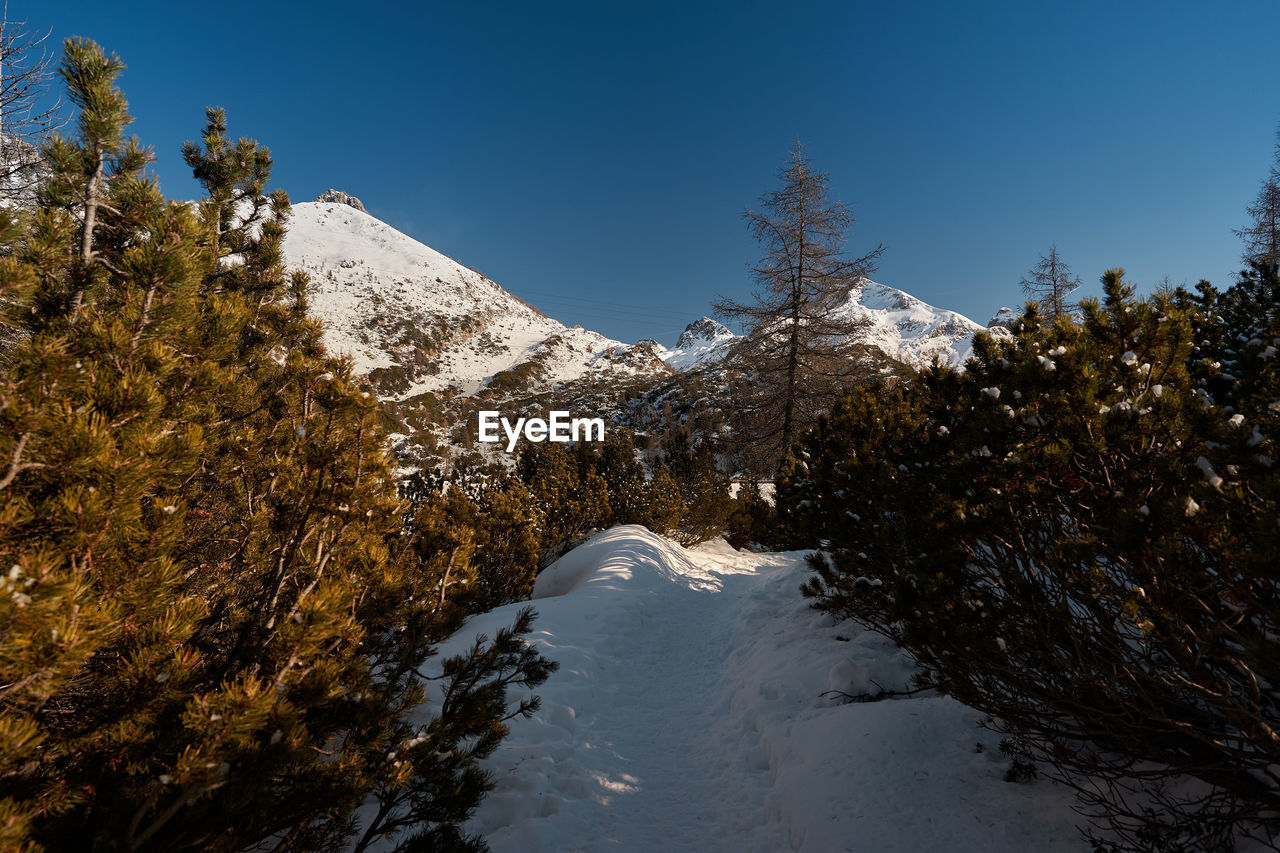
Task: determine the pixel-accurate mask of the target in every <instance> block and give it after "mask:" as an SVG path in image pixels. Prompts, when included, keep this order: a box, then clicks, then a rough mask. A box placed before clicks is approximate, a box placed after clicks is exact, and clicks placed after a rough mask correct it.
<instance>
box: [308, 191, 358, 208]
mask: <svg viewBox="0 0 1280 853" xmlns="http://www.w3.org/2000/svg"><path fill="white" fill-rule="evenodd" d="M316 201H323V202H328V203H329V204H345V205H348V206H350V207H354V208H355V209H356V210H358V211H360V212H361V213H368V212H369V211H367V210H365V209H364V205H363V204H361V203H360V199H358V198H356V197H355V196H353V195H351V194H350V193H344V192H343V191H342V190H325V191H324V192H322V193H320V195H319V197H318V198H316Z"/></svg>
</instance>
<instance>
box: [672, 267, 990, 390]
mask: <svg viewBox="0 0 1280 853" xmlns="http://www.w3.org/2000/svg"><path fill="white" fill-rule="evenodd" d="M836 314H837V315H838V316H843V317H850V318H854V319H864V320H867V321H868V323H869V326H868V328H867V330H866V331H864V332H862V333H861V334H860V335H858V337H857V340H858V341H860V342H862V343H866V344H872V345H874V346H876V347H879V348H880V349H881V350H882V351H883V352H884V353H885V354H886V355H888V356H890V357H891V358H895V359H897V360H898V361H901V362H904V363H906V364H909V365H911V366H912V367H927V366H928V365H930V364H932V363H933V360H934V359H935V358H937V359H938V360H940V361H941V362H942V363H943V364H944V365H949V366H951V367H962V366H963V365H964V363H965V361H966V360H968V358H969V356H970V355H971V354H972V353H973V335H974V333H975V332H979V331H982V330H983V327H982V326H980V325H978V324H977V323H975V322H974V321H972V320H970V319H969V318H968V317H966V316H964V315H963V314H959V313H957V312H955V311H948V310H946V309H945V308H935V307H934V306H932V305H929V304H928V303H926V302H923V301H921V300H919V299H917V298H916V297H914V296H912V295H911V294H909V293H906V292H904V291H901V290H898V289H897V288H894V287H889V286H888V285H884V284H880V283H878V282H874V281H870V280H867V281H864V282H863V283H862V284H860V285H859V286H857V287H856V288H854V290H853V291H852V293H851V294H850V297H849V301H848V302H846V303H845V304H844V305H842V306H841V307H840V308H839V309H837V311H836ZM737 337H738V336H737V335H735V334H734V333H733V332H731V331H730V330H729V329H727V328H725V327H724V326H723V325H721V324H720V323H717V322H716V321H715V320H711V319H709V318H707V317H703V318H702V319H700V320H698V321H696V322H694V323H690V324H689V326H688V327H687V328H686V329H685V331H684V334H682V335H681V336H680V340H679V341H677V343H676V346H675V348H674V349H670V350H663V351H662V352H661V353H660V355H661V357H662V359H663V360H664V361H666V363H667V364H669V365H671V366H672V367H673V368H675V369H677V370H690V369H692V368H695V367H702V366H704V365H708V364H713V363H715V362H717V361H720V360H721V359H723V358H724V357H725V356H726V355H727V354H728V352H729V347H730V345H731V344H732V343H733V341H735V340H736V339H737Z"/></svg>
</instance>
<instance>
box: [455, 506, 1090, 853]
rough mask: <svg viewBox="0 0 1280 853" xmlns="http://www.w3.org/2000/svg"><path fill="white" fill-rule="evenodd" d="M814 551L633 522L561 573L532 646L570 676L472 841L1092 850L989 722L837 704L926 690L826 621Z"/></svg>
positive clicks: (495, 769) (535, 722)
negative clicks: (808, 581) (1005, 750)
mask: <svg viewBox="0 0 1280 853" xmlns="http://www.w3.org/2000/svg"><path fill="white" fill-rule="evenodd" d="M802 557H803V555H802V554H800V553H787V554H749V553H740V552H738V551H735V550H734V549H733V548H731V547H730V546H729V545H728V544H726V543H725V542H724V541H723V540H715V541H713V542H710V543H705V544H703V545H701V546H698V547H695V548H692V549H684V548H681V547H680V546H678V545H675V544H673V543H671V542H669V541H667V540H665V539H663V538H661V537H658V536H656V535H654V534H652V533H650V532H649V531H648V530H646V529H644V528H642V527H634V526H631V527H616V528H613V529H611V530H608V531H605V532H603V533H600V534H598V535H597V536H595V537H594V538H592V539H591V540H589V541H588V542H586V543H585V544H583V545H582V546H580V547H579V548H577V549H575V550H574V551H572V552H570V553H569V554H567V555H565V556H564V557H563V558H562V559H561V560H560V561H558V562H557V563H555V564H554V565H552V566H551V567H549V568H548V569H547V570H546V571H544V572H543V573H542V574H541V575H540V576H539V578H538V581H537V584H536V585H535V589H534V596H535V599H536V600H535V601H534V605H535V607H536V608H537V610H538V612H539V614H540V615H539V617H538V619H537V621H536V622H535V624H534V632H533V634H532V635H531V641H532V642H534V643H535V644H536V645H537V646H538V647H539V648H540V649H541V650H542V652H543V653H544V654H546V655H547V656H549V657H551V658H553V659H555V660H557V661H559V662H560V667H561V668H560V670H559V671H558V672H556V673H555V674H554V675H552V677H551V679H550V680H549V681H548V682H547V683H546V684H544V685H542V686H541V687H540V688H538V690H537V691H536V692H537V693H538V694H539V695H541V696H542V698H543V705H542V708H541V710H540V711H538V712H537V713H536V714H535V715H534V716H533V717H532V718H531V719H527V720H524V719H518V720H515V721H513V722H512V723H511V724H510V725H511V734H510V736H509V737H508V738H507V740H506V741H504V742H503V744H502V745H501V746H500V747H499V748H498V750H497V751H496V752H495V753H494V754H493V755H492V756H491V757H490V758H489V759H488V760H487V761H486V767H487V769H488V770H489V771H490V772H491V773H492V774H493V775H494V777H495V780H496V788H495V790H494V791H493V792H492V793H491V794H490V795H489V796H488V797H487V798H486V799H485V800H484V802H483V803H482V805H481V807H480V809H479V810H478V812H477V813H476V815H475V816H474V817H473V819H472V820H471V821H470V823H469V824H468V825H467V830H468V831H472V832H478V833H481V834H483V835H484V836H485V837H486V839H487V840H488V842H489V843H490V845H491V846H492V848H493V850H494V851H495V853H504V851H520V852H521V853H535V851H575V850H619V851H630V850H635V851H641V850H643V851H651V850H698V851H726V853H727V851H734V853H739V851H741V853H750V852H751V851H777V850H797V851H814V852H815V853H816V852H817V851H824V853H825V851H837V850H849V851H918V850H958V851H965V850H981V851H983V853H1001V851H1010V853H1012V851H1026V850H1037V851H1049V852H1050V853H1053V851H1082V850H1085V849H1087V845H1086V844H1085V843H1084V842H1083V840H1082V838H1081V836H1080V835H1079V833H1078V832H1077V831H1076V828H1075V825H1076V816H1075V814H1074V813H1073V812H1072V811H1071V808H1070V805H1071V798H1070V796H1069V795H1068V792H1066V791H1065V790H1063V789H1061V788H1060V787H1058V786H1055V785H1053V784H1052V783H1050V782H1047V781H1044V780H1037V781H1033V782H1031V783H1029V784H1014V783H1008V782H1005V781H1004V773H1005V771H1006V769H1007V766H1008V761H1007V760H1006V759H1004V758H1003V757H1002V756H1001V755H1000V754H999V750H998V741H999V738H998V736H996V735H994V734H992V733H990V732H988V731H987V730H985V729H982V728H979V726H978V723H979V722H980V719H981V716H980V715H979V714H978V713H977V712H975V711H973V710H971V709H968V708H966V707H965V706H963V705H960V704H959V703H957V702H955V701H953V700H950V699H947V698H943V697H939V696H936V695H933V694H931V693H923V694H917V695H915V696H911V697H905V698H894V699H887V700H883V701H878V702H868V703H841V702H840V701H839V699H838V697H835V696H831V695H828V696H825V697H824V696H823V694H824V693H826V692H827V691H831V690H838V691H843V692H845V693H850V694H852V693H858V692H878V691H879V690H880V689H881V688H883V689H884V690H904V689H908V688H909V687H910V686H911V685H910V674H911V664H910V661H909V660H908V659H907V658H906V657H905V655H904V654H903V653H901V652H900V651H899V650H897V649H896V648H895V647H894V646H893V645H892V644H891V643H889V642H888V641H886V640H885V639H883V638H882V637H880V636H879V635H876V634H872V633H870V632H863V631H860V630H859V629H858V628H857V627H856V626H854V625H853V624H852V623H843V624H833V623H832V620H831V619H830V617H826V616H823V615H820V614H818V613H816V612H815V611H813V610H812V609H811V608H809V607H808V604H807V602H806V601H805V600H804V599H803V598H802V597H801V596H800V595H799V592H798V590H797V587H798V585H799V584H800V582H801V581H802V580H803V579H804V578H805V576H806V575H807V571H806V568H805V565H804V563H803V559H802ZM520 606H522V605H511V606H508V607H503V608H499V609H497V610H495V611H492V612H490V613H487V614H483V615H481V616H478V617H475V618H474V619H473V620H472V621H470V622H469V623H468V624H467V626H466V627H465V628H464V629H463V630H462V631H461V632H459V634H458V635H456V636H455V637H454V638H453V639H452V640H451V641H450V643H449V647H448V648H446V649H444V650H443V652H444V653H445V654H449V653H458V652H460V651H461V650H462V649H463V648H465V647H466V646H467V645H468V644H469V643H470V641H471V639H472V637H473V636H474V635H475V634H476V633H485V634H487V635H489V636H493V634H494V633H495V632H496V631H497V629H498V628H500V627H502V626H504V625H508V624H510V622H511V621H512V619H513V616H514V613H515V611H516V610H517V609H518V608H519V607H520ZM513 698H518V697H513ZM978 745H981V748H979V746H978Z"/></svg>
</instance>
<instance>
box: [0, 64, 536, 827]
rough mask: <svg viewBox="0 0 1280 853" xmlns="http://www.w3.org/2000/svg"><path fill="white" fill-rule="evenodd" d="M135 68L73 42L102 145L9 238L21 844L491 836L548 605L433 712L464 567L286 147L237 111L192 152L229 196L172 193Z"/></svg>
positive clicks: (3, 398)
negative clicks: (357, 364)
mask: <svg viewBox="0 0 1280 853" xmlns="http://www.w3.org/2000/svg"><path fill="white" fill-rule="evenodd" d="M121 67H122V66H121V64H120V63H119V61H118V60H116V59H115V58H114V57H112V58H107V57H105V56H104V55H103V54H102V52H101V51H100V50H99V49H98V48H97V46H96V45H94V44H92V43H90V42H86V41H78V40H77V41H71V42H69V43H68V45H67V48H66V60H65V63H64V77H65V79H66V81H67V84H68V88H69V91H70V95H71V101H72V102H73V103H74V104H75V105H76V106H77V107H78V108H79V109H80V118H79V122H78V126H77V132H76V135H75V136H74V137H71V138H62V137H59V138H57V139H55V140H54V141H53V142H52V143H51V144H50V145H49V146H48V149H47V154H48V157H49V160H50V162H51V164H52V167H53V177H52V179H51V180H50V182H49V184H48V186H47V188H46V189H45V190H44V191H43V193H42V194H41V198H40V207H39V210H38V211H37V212H36V213H35V214H34V216H33V217H32V218H31V220H30V222H29V223H27V224H26V226H25V227H24V228H22V229H19V230H15V229H13V228H7V229H3V230H4V233H5V236H6V239H7V240H8V244H7V246H6V247H5V248H6V249H7V251H6V252H5V255H6V257H4V259H3V260H0V298H2V300H3V303H4V304H5V305H6V306H8V308H9V316H8V322H9V323H10V325H11V327H13V328H14V329H15V330H16V332H17V334H16V335H15V336H14V338H13V340H14V341H15V342H14V343H12V344H11V346H10V349H9V350H8V352H7V353H6V354H5V369H4V373H3V377H2V378H0V459H2V461H0V565H3V570H2V571H0V577H3V580H0V584H2V585H3V587H4V589H3V590H2V591H0V685H2V686H0V846H3V847H4V848H5V849H35V848H38V847H40V846H45V847H47V848H48V849H54V850H64V849H86V850H88V849H137V850H151V849H155V850H162V849H163V850H177V849H201V850H241V849H245V848H247V847H250V846H254V845H260V844H263V843H265V842H267V840H268V839H270V843H271V844H272V845H277V844H280V845H283V846H284V847H289V848H291V849H308V850H311V849H330V848H332V847H334V846H343V845H350V844H356V845H357V846H358V847H363V846H364V845H367V844H369V843H371V842H373V841H375V840H377V839H378V838H380V837H383V836H385V835H386V834H387V833H389V832H394V831H395V830H397V829H398V828H401V827H403V826H407V825H412V826H414V827H415V831H420V832H421V833H422V834H423V838H424V839H426V842H425V843H427V844H432V843H437V844H440V845H449V844H452V845H454V846H457V847H462V848H471V849H477V848H478V847H479V842H478V841H476V840H474V839H466V838H464V837H463V836H462V835H461V833H460V831H459V829H458V827H459V826H460V825H461V823H462V822H463V821H464V820H465V819H466V817H467V815H468V814H469V813H470V810H471V809H473V808H474V806H475V803H476V802H477V801H478V799H479V797H480V796H481V794H482V793H483V791H484V790H485V788H486V780H485V777H484V776H483V774H481V773H480V772H479V771H478V770H477V769H476V767H475V760H476V758H478V757H480V756H482V755H484V754H485V753H486V752H487V751H489V750H491V749H492V748H493V745H494V744H496V742H497V740H498V739H499V738H500V737H501V735H502V733H503V731H504V730H503V728H502V720H503V719H504V718H505V717H506V716H507V714H508V713H509V711H508V709H507V708H506V703H505V693H504V689H505V686H506V685H507V684H508V683H522V684H535V683H537V682H539V681H540V680H541V679H543V678H545V677H546V674H547V672H549V667H548V665H547V664H546V662H545V661H541V660H540V659H538V658H537V656H536V655H534V654H533V653H532V652H531V651H530V650H529V649H528V648H527V647H526V646H525V645H524V644H523V642H522V641H520V640H519V638H518V636H516V633H518V632H519V631H523V630H527V629H528V618H527V616H522V617H521V619H520V620H519V621H518V623H517V625H516V633H513V632H505V633H504V634H502V635H500V636H499V637H497V638H495V641H494V643H492V644H490V645H488V646H484V647H477V648H476V649H475V650H473V652H472V653H471V654H470V655H467V656H464V657H462V658H458V659H455V660H453V661H451V662H449V663H448V664H446V666H445V670H446V681H447V683H448V684H450V685H454V687H456V691H455V693H454V694H453V695H456V697H458V698H457V701H455V702H454V703H453V704H452V705H449V704H447V703H446V705H445V706H441V707H431V708H427V709H425V710H424V709H418V710H415V709H417V706H418V705H419V704H420V703H421V702H422V701H423V698H424V696H425V690H424V682H423V680H422V674H423V669H422V668H423V666H424V665H425V664H426V663H427V661H428V658H429V657H430V655H431V653H432V649H431V644H432V643H433V642H436V641H438V640H440V639H441V638H443V637H445V636H447V635H448V634H449V633H450V632H451V631H452V630H453V629H454V628H456V626H457V625H458V621H459V619H460V617H461V615H462V612H461V609H460V607H459V606H458V605H457V604H456V601H455V599H456V597H457V596H456V590H455V587H454V581H453V579H454V578H460V577H466V576H467V571H468V570H467V569H466V567H465V563H466V560H465V555H463V558H462V559H459V560H456V561H455V560H454V559H452V558H453V556H454V555H453V554H452V553H450V552H444V551H441V550H438V549H435V548H432V547H428V543H424V542H421V541H418V540H417V539H415V538H414V537H412V536H408V535H404V533H403V528H402V518H403V507H402V505H401V503H400V501H399V500H398V498H397V495H396V493H395V489H394V486H393V484H392V480H391V473H390V470H389V467H388V460H387V457H386V453H385V448H384V444H385V434H384V432H383V430H382V428H381V421H382V416H381V414H380V412H379V409H378V405H377V401H376V400H375V399H373V398H372V397H370V396H369V395H368V394H367V393H365V392H364V391H362V390H361V389H360V387H358V386H357V384H356V383H354V382H353V381H352V378H351V376H350V372H349V369H348V366H347V365H346V364H345V363H342V362H339V361H337V360H334V359H331V358H328V357H327V356H326V355H325V353H324V350H323V347H322V346H321V343H320V333H321V329H320V326H319V325H318V324H317V323H315V322H313V321H311V320H309V319H307V317H306V314H305V280H303V279H301V278H300V277H298V276H290V275H288V274H287V273H286V271H285V270H284V268H283V262H282V256H281V252H280V244H281V240H282V238H283V235H284V229H285V223H286V220H287V216H288V200H287V198H286V197H285V196H284V194H283V193H280V192H276V193H271V194H269V195H268V194H266V192H265V184H266V181H267V178H268V175H269V171H270V165H271V159H270V156H269V154H268V152H267V151H266V149H265V148H262V147H261V146H259V145H257V144H256V143H254V142H252V141H250V140H239V141H237V142H231V141H229V140H228V139H227V138H226V134H225V119H224V117H223V115H222V113H221V111H218V110H210V111H209V113H208V119H209V122H208V126H207V128H206V131H205V134H204V138H203V142H202V144H199V145H196V144H189V145H188V146H187V147H186V148H185V149H184V152H183V153H184V155H185V157H186V159H187V162H188V163H189V164H190V165H191V166H192V168H193V171H194V172H195V174H196V177H197V179H199V180H200V182H201V183H202V185H203V186H204V187H205V189H206V191H207V193H208V195H207V198H206V199H205V200H204V201H203V202H202V203H201V204H200V205H199V209H198V210H196V209H193V208H191V207H189V206H187V205H183V204H177V203H172V202H167V201H166V200H165V199H164V198H163V196H162V195H161V194H160V191H159V189H158V187H157V186H156V184H155V182H154V180H152V179H150V178H148V177H147V176H146V175H145V173H144V172H143V169H144V167H145V165H146V163H147V161H148V159H149V155H148V153H147V152H145V151H143V150H142V149H140V148H139V147H138V146H137V145H136V143H134V142H133V141H132V140H127V139H126V138H125V135H124V127H125V125H126V124H127V121H128V115H127V113H126V110H125V103H124V98H123V96H122V95H121V94H120V92H119V90H118V89H116V88H115V85H114V79H115V77H116V75H117V74H118V72H119V71H120V69H121ZM442 555H443V557H442ZM444 557H447V558H448V559H445V558H444ZM455 563H456V565H455ZM454 687H451V688H450V689H451V690H453V689H454ZM519 710H527V706H525V707H522V708H521V709H519ZM392 753H397V754H398V758H397V759H396V760H395V761H392V760H391V758H390V756H391V754H392ZM370 797H373V798H374V799H375V801H376V802H377V804H378V806H379V808H378V809H377V810H376V816H375V817H373V818H372V819H368V818H366V819H365V820H364V822H363V823H361V822H359V821H355V820H354V818H353V814H354V810H355V809H356V808H357V807H358V806H359V805H360V804H361V803H363V802H365V801H366V800H367V799H368V798H370ZM355 832H359V833H360V835H353V833H355ZM277 849H279V848H277Z"/></svg>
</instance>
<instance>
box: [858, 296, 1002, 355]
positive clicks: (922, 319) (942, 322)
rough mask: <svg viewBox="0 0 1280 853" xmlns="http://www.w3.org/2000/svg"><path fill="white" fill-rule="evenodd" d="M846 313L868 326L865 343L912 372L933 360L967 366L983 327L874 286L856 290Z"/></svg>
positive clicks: (956, 315)
mask: <svg viewBox="0 0 1280 853" xmlns="http://www.w3.org/2000/svg"><path fill="white" fill-rule="evenodd" d="M843 312H844V313H846V314H847V315H848V316H851V317H858V318H865V319H867V320H869V321H870V323H871V327H870V329H869V330H868V331H867V333H866V334H865V335H864V336H863V340H864V341H865V342H866V343H869V344H875V345H876V346H878V347H880V349H882V350H884V351H885V353H886V354H888V355H890V356H892V357H894V358H896V359H898V360H899V361H902V362H905V363H907V364H909V365H911V366H913V367H924V366H926V365H928V364H931V363H932V362H933V359H934V358H935V357H937V358H938V359H939V360H941V362H942V363H943V364H949V365H952V366H953V367H959V366H961V365H963V364H964V363H965V361H966V360H967V359H968V358H969V355H970V354H971V353H972V352H973V335H974V333H975V332H980V331H982V328H983V327H982V326H980V325H978V324H977V323H975V322H974V321H972V320H970V319H969V318H968V317H966V316H964V315H963V314H960V313H957V312H955V311H948V310H947V309H945V308H935V307H934V306H932V305H929V304H928V303H926V302H922V301H921V300H919V299H916V298H915V297H914V296H912V295H911V294H909V293H905V292H903V291H901V290H898V289H897V288H893V287H889V286H888V285H885V284H880V283H878V282H874V281H867V282H865V283H864V284H862V285H861V286H860V287H858V288H857V289H856V290H855V291H854V292H853V295H852V297H851V298H850V300H849V302H848V303H846V305H845V306H844V308H843Z"/></svg>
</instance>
